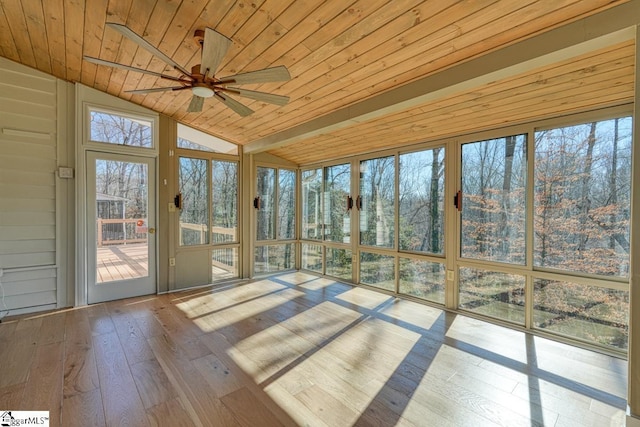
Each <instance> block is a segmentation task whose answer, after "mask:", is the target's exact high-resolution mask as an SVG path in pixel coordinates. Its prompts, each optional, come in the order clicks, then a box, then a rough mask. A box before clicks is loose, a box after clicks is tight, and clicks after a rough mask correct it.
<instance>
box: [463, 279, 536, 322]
mask: <svg viewBox="0 0 640 427" xmlns="http://www.w3.org/2000/svg"><path fill="white" fill-rule="evenodd" d="M459 272H460V274H459V275H460V279H459V286H460V295H459V297H460V305H459V307H460V308H462V309H464V310H468V311H472V312H475V313H479V314H483V315H485V316H490V317H495V318H498V319H502V320H507V321H510V322H514V323H518V324H521V325H524V310H525V308H524V305H525V301H524V285H525V277H524V276H521V275H517V274H508V273H499V272H495V271H489V270H484V269H480V268H467V267H463V268H460V270H459Z"/></svg>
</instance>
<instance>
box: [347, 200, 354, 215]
mask: <svg viewBox="0 0 640 427" xmlns="http://www.w3.org/2000/svg"><path fill="white" fill-rule="evenodd" d="M351 209H353V197H351V196H347V213H349V211H350V210H351Z"/></svg>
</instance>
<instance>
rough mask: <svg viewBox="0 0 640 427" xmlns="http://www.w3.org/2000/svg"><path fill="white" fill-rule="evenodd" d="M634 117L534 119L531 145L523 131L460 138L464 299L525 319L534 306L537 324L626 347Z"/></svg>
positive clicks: (467, 306)
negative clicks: (553, 122) (545, 123)
mask: <svg viewBox="0 0 640 427" xmlns="http://www.w3.org/2000/svg"><path fill="white" fill-rule="evenodd" d="M631 126H632V121H631V118H630V117H619V118H614V119H610V120H600V121H590V122H586V123H581V124H576V125H571V126H563V127H553V128H541V129H537V130H536V131H535V132H532V133H531V134H532V135H533V136H534V141H533V147H530V146H529V147H528V146H527V139H526V135H515V136H507V137H504V138H497V139H492V140H485V141H480V142H472V143H468V144H463V145H462V159H461V160H462V164H461V166H462V167H461V178H462V179H461V182H462V186H461V188H462V195H463V198H462V206H461V222H460V224H461V229H460V242H461V244H460V253H461V256H462V258H463V259H462V261H461V266H460V268H459V269H458V273H459V274H458V276H459V282H458V285H459V308H461V309H464V310H469V311H473V312H476V313H479V314H483V315H487V316H491V317H496V318H499V319H502V320H506V321H510V322H515V323H519V324H525V319H526V316H525V313H526V310H527V309H529V310H531V311H532V319H533V322H532V324H531V327H533V328H537V329H541V330H544V331H547V332H553V333H555V334H560V335H563V336H566V337H569V338H573V339H577V340H583V341H587V342H589V343H592V344H597V345H602V346H605V347H610V348H614V349H619V350H625V349H626V346H627V335H628V321H627V317H628V301H629V292H628V287H627V286H628V285H627V284H626V281H627V280H628V276H629V262H630V259H629V245H630V244H629V236H630V230H629V221H630V204H631V192H630V189H631V145H632V144H631ZM528 152H530V153H531V154H533V156H532V158H531V159H528V158H527V153H528ZM528 168H532V174H531V176H532V177H533V179H534V180H533V183H532V184H533V188H531V189H529V188H528V184H527V182H528V180H527V176H528V175H527V171H528V170H530V169H528ZM528 191H529V193H527V192H528ZM528 233H529V234H531V233H532V235H531V236H530V237H529V239H527V234H528ZM527 241H529V242H532V245H531V246H532V247H527V244H526V242H527ZM467 260H472V261H473V262H475V263H476V264H477V263H480V264H485V265H484V266H483V268H478V267H476V266H467V265H465V263H466V262H467ZM496 262H498V263H502V264H503V266H501V267H500V268H499V269H500V270H503V271H495V270H498V268H497V266H495V265H494V266H492V265H491V264H492V263H493V264H495V263H496ZM527 276H528V277H530V282H529V283H530V284H531V285H530V286H531V287H532V291H530V293H529V295H532V296H533V299H532V301H527V300H526V299H525V295H527V294H528V293H527V292H526V291H525V289H526V283H527V280H526V279H527ZM527 307H528V308H527Z"/></svg>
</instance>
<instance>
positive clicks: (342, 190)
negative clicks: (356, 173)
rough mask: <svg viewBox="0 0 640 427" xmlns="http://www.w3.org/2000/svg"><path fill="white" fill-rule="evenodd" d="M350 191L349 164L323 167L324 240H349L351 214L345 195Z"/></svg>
mask: <svg viewBox="0 0 640 427" xmlns="http://www.w3.org/2000/svg"><path fill="white" fill-rule="evenodd" d="M350 193H351V165H349V164H343V165H336V166H330V167H327V168H325V169H324V193H323V201H324V207H323V213H324V214H323V215H322V218H323V221H322V223H323V227H324V239H325V240H326V241H330V242H342V243H349V242H350V241H351V214H350V212H349V211H348V210H347V197H349V194H350Z"/></svg>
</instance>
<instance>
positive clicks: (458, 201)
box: [453, 190, 462, 212]
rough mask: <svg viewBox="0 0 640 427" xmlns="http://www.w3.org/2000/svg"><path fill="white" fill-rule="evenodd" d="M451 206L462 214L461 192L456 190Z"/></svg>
mask: <svg viewBox="0 0 640 427" xmlns="http://www.w3.org/2000/svg"><path fill="white" fill-rule="evenodd" d="M453 205H454V206H455V207H456V209H458V211H459V212H462V190H458V192H457V193H456V195H455V196H453Z"/></svg>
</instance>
